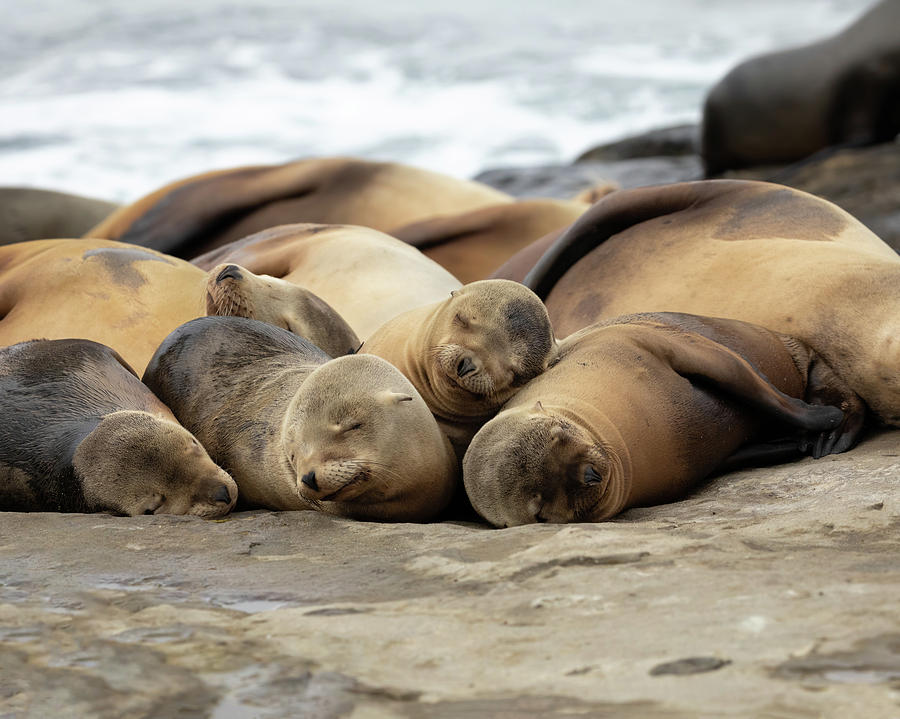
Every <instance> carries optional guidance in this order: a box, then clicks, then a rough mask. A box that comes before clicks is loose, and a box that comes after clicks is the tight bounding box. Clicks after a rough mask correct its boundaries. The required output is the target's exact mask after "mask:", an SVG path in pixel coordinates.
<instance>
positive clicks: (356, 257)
mask: <svg viewBox="0 0 900 719" xmlns="http://www.w3.org/2000/svg"><path fill="white" fill-rule="evenodd" d="M193 263H194V264H195V265H197V266H198V267H201V268H203V269H204V270H209V269H211V268H213V267H214V266H216V265H219V264H222V263H230V264H237V265H240V266H242V267H246V268H247V269H248V270H250V271H251V272H255V273H257V274H266V275H270V276H272V277H277V278H280V279H283V280H286V281H288V282H292V283H294V284H298V285H300V286H302V287H305V288H306V289H307V290H309V291H310V292H313V293H314V294H316V295H317V296H318V297H321V298H322V300H323V301H325V302H327V303H328V304H329V305H331V306H332V307H333V308H334V309H335V310H336V311H337V312H338V314H339V315H340V316H341V317H343V318H344V319H345V320H346V321H347V324H349V325H350V326H351V327H352V328H353V330H354V331H355V332H356V334H357V335H359V337H360V338H361V339H365V338H366V337H368V336H369V335H370V334H371V333H372V332H374V331H375V330H376V329H378V328H379V327H381V325H383V324H384V323H385V322H387V321H388V320H390V319H392V318H394V317H396V316H397V315H399V314H400V313H402V312H406V311H407V310H411V309H413V308H414V307H421V306H422V305H427V304H430V303H432V302H437V301H439V300H442V299H444V298H445V297H446V296H447V295H448V294H449V293H450V292H451V291H452V290H456V289H459V288H460V287H461V286H462V285H461V284H460V282H459V280H457V279H456V278H455V277H453V275H451V274H450V273H449V272H447V270H445V269H444V268H443V267H441V266H440V265H438V264H437V263H436V262H434V261H433V260H430V259H428V258H427V257H425V256H424V255H423V254H422V253H421V252H419V251H418V250H417V249H415V248H413V247H410V246H409V245H407V244H406V243H404V242H401V241H400V240H398V239H396V238H394V237H390V236H389V235H386V234H384V233H382V232H378V231H377V230H371V229H369V228H366V227H354V226H345V225H309V224H299V225H284V226H282V227H273V228H270V229H268V230H264V231H263V232H257V233H256V234H255V235H250V236H249V237H245V238H244V239H242V240H238V241H237V242H233V243H231V244H229V245H226V246H225V247H221V248H219V249H217V250H213V251H211V252H208V253H206V254H204V255H201V256H200V257H197V258H195V259H194V260H193Z"/></svg>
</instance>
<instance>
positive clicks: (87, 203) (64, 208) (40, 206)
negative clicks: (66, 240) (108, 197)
mask: <svg viewBox="0 0 900 719" xmlns="http://www.w3.org/2000/svg"><path fill="white" fill-rule="evenodd" d="M117 207H118V205H116V204H115V203H112V202H106V201H105V200H97V199H95V198H93V197H81V196H79V195H71V194H69V193H67V192H56V191H55V190H39V189H36V188H33V187H0V245H9V244H12V243H13V242H27V241H28V240H43V239H46V238H48V237H79V236H81V235H83V234H84V233H85V232H87V231H88V230H89V229H90V228H91V227H93V226H94V225H96V224H97V223H98V222H100V221H101V220H103V219H104V218H105V217H107V216H109V214H110V213H111V212H113V210H115V209H116V208H117Z"/></svg>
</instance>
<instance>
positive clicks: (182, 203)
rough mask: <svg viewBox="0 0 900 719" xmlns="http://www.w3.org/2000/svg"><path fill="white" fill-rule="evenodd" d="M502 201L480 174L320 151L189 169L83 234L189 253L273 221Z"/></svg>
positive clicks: (394, 222) (369, 217)
mask: <svg viewBox="0 0 900 719" xmlns="http://www.w3.org/2000/svg"><path fill="white" fill-rule="evenodd" d="M500 202H512V198H511V197H510V196H509V195H507V194H505V193H503V192H500V191H499V190H495V189H493V188H491V187H488V186H487V185H482V184H481V183H478V182H472V181H469V180H459V179H457V178H455V177H449V176H447V175H441V174H438V173H436V172H430V171H428V170H423V169H420V168H417V167H410V166H407V165H400V164H396V163H392V162H371V161H367V160H358V159H354V158H348V157H323V158H311V159H307V160H300V161H297V162H289V163H286V164H284V165H259V166H254V167H239V168H234V169H227V170H218V171H215V172H207V173H204V174H201V175H195V176H193V177H188V178H185V179H183V180H179V181H177V182H173V183H171V184H169V185H166V186H165V187H162V188H160V189H158V190H156V191H154V192H152V193H151V194H149V195H147V196H146V197H143V198H141V199H140V200H138V201H137V202H134V203H133V204H131V205H128V206H127V207H124V208H122V209H121V210H119V211H117V212H115V213H113V214H112V215H111V216H110V217H108V218H107V219H106V220H104V221H103V222H101V223H100V224H99V225H97V226H96V227H94V228H93V229H92V230H90V232H88V233H87V235H86V236H87V237H104V238H107V239H112V240H121V241H123V242H132V243H134V244H136V245H142V246H144V247H152V248H153V249H155V250H159V251H160V252H167V253H169V254H172V255H176V256H178V257H196V256H197V255H199V254H200V253H202V252H207V251H209V250H211V249H213V248H215V247H219V246H221V245H224V244H226V243H228V242H231V241H233V240H237V239H240V238H241V237H246V236H247V235H250V234H252V233H254V232H259V231H261V230H264V229H266V228H267V227H275V226H276V225H285V224H289V223H294V222H317V223H327V224H347V225H365V226H366V227H372V228H374V229H376V230H382V231H385V232H387V231H389V230H391V229H392V228H394V227H400V226H402V225H406V224H409V223H411V222H416V221H417V220H421V219H424V218H426V217H431V216H432V215H439V214H446V213H452V212H463V211H465V210H471V209H475V208H476V207H484V206H486V205H496V204H497V203H500ZM251 269H252V268H251Z"/></svg>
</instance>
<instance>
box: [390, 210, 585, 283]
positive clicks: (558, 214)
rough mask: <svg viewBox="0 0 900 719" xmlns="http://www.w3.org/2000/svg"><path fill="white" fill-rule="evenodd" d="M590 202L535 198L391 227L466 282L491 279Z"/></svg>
mask: <svg viewBox="0 0 900 719" xmlns="http://www.w3.org/2000/svg"><path fill="white" fill-rule="evenodd" d="M588 207H590V204H589V203H587V202H578V201H573V200H552V199H532V200H517V201H516V202H503V203H501V204H499V205H491V206H490V207H481V208H478V209H476V210H468V211H466V212H461V213H455V214H452V215H439V216H435V217H430V218H427V219H424V220H419V221H418V222H414V223H412V224H410V225H404V226H403V227H400V228H397V229H395V230H392V231H391V235H393V236H394V237H396V238H397V239H399V240H403V241H404V242H406V243H408V244H410V245H412V246H413V247H417V248H418V249H420V250H421V251H422V253H423V254H424V255H425V256H426V257H430V258H431V259H432V260H434V261H435V262H437V263H438V264H439V265H440V266H441V267H443V268H444V269H446V270H448V271H449V272H450V274H452V275H453V276H454V277H456V278H457V279H458V280H460V281H461V282H463V283H468V282H475V281H476V280H483V279H486V278H487V277H488V276H489V275H490V274H491V272H493V271H494V270H496V269H497V268H498V267H500V265H502V264H503V263H504V262H506V261H507V260H508V259H509V258H510V257H512V255H514V254H515V253H516V252H518V251H519V250H521V249H522V248H524V247H527V246H528V245H529V244H531V243H532V242H534V241H535V240H537V239H538V238H540V237H543V236H544V235H546V234H548V233H550V232H553V231H554V230H559V229H560V228H563V227H567V226H568V225H571V224H572V223H573V222H574V221H575V220H577V219H578V218H579V217H580V216H581V215H582V214H584V211H585V210H587V208H588Z"/></svg>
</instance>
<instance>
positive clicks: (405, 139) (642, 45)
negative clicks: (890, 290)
mask: <svg viewBox="0 0 900 719" xmlns="http://www.w3.org/2000/svg"><path fill="white" fill-rule="evenodd" d="M871 4H872V0H755V2H753V3H748V2H746V1H745V0H630V1H629V0H591V1H587V0H480V1H476V0H454V1H453V2H440V3H438V2H430V1H429V0H420V1H419V2H414V1H413V0H384V2H381V3H372V2H365V3H363V2H361V1H358V2H351V1H349V0H228V1H225V0H129V1H128V2H123V1H122V0H28V1H27V2H24V3H17V2H15V0H0V10H2V13H0V15H2V17H3V21H2V23H0V185H28V186H35V187H45V188H52V189H60V190H65V191H69V192H76V193H81V194H88V195H94V196H97V197H103V198H106V199H111V200H116V201H129V200H132V199H135V198H137V197H139V196H141V195H142V194H144V193H146V192H149V191H150V190H152V189H154V188H156V187H158V186H160V185H162V184H164V183H166V182H168V181H170V180H173V179H177V178H179V177H184V176H186V175H190V174H193V173H196V172H202V171H205V170H209V169H213V168H218V167H231V166H238V165H243V164H257V163H274V162H284V161H288V160H291V159H296V158H300V157H306V156H311V155H335V154H347V155H357V156H362V157H368V158H373V159H386V160H395V161H400V162H406V163H410V164H415V165H419V166H422V167H427V168H430V169H434V170H438V171H441V172H446V173H449V174H452V175H456V176H460V177H470V176H472V175H474V174H476V173H477V172H479V171H480V170H483V169H488V168H491V167H499V166H517V165H535V164H547V163H558V162H568V161H570V160H572V159H573V158H574V157H575V156H576V155H578V154H579V153H580V152H582V151H583V150H585V149H587V148H588V147H590V146H592V145H595V144H597V143H599V142H603V141H609V140H613V139H617V138H619V137H622V136H625V135H628V134H631V133H634V132H640V131H643V130H647V129H651V128H654V127H660V126H665V125H670V124H675V123H681V122H694V121H697V120H699V117H700V109H701V105H702V102H703V98H704V96H705V94H706V92H707V90H708V89H709V88H710V87H711V86H712V85H713V84H714V83H715V82H716V81H717V80H718V79H719V78H720V77H721V76H722V75H723V74H724V73H725V72H726V71H727V70H728V69H729V68H730V67H732V66H733V65H734V64H735V63H736V62H738V61H740V60H742V59H744V58H746V57H748V56H750V55H754V54H757V53H760V52H765V51H768V50H771V49H775V48H782V47H786V46H791V45H798V44H803V43H806V42H810V41H813V40H816V39H819V38H821V37H824V36H826V35H828V34H831V33H833V32H836V31H838V30H840V29H841V28H842V27H844V26H845V25H846V24H848V23H849V22H851V21H852V20H853V19H854V18H855V17H856V16H858V15H859V14H861V13H862V12H863V11H864V10H865V8H866V7H868V6H869V5H871Z"/></svg>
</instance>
